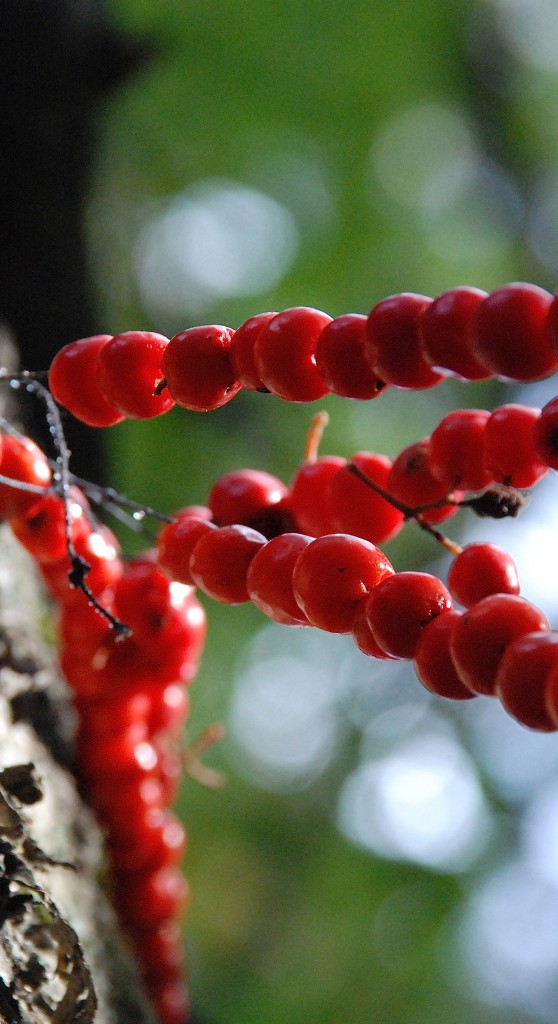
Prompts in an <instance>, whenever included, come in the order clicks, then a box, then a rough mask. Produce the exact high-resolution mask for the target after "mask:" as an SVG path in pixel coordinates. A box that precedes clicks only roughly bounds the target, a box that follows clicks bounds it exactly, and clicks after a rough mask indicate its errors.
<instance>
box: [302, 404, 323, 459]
mask: <svg viewBox="0 0 558 1024" xmlns="http://www.w3.org/2000/svg"><path fill="white" fill-rule="evenodd" d="M328 423H329V413H327V412H325V410H322V412H317V413H316V415H315V416H313V417H312V421H311V423H310V429H309V431H308V435H307V438H306V447H305V449H304V461H305V462H315V461H316V459H317V458H318V449H319V447H320V442H321V440H322V437H323V435H324V430H325V428H326V427H327V425H328Z"/></svg>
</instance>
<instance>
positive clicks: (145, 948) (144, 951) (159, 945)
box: [130, 918, 183, 974]
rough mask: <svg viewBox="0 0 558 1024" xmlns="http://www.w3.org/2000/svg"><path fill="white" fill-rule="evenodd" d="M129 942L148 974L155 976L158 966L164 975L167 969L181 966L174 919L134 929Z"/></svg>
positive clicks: (180, 944) (179, 944)
mask: <svg viewBox="0 0 558 1024" xmlns="http://www.w3.org/2000/svg"><path fill="white" fill-rule="evenodd" d="M130 942H131V944H132V946H133V948H134V950H135V952H136V955H137V957H138V959H139V960H141V962H142V964H143V965H145V970H146V973H148V974H149V973H151V974H157V973H158V968H159V966H161V967H162V969H163V973H166V968H167V967H171V968H175V969H176V968H178V967H180V966H181V965H182V962H183V956H182V938H181V931H180V925H179V923H178V921H176V920H175V919H174V918H170V919H167V920H166V921H162V922H161V923H160V924H158V925H155V926H149V927H146V928H136V929H134V931H133V932H132V934H131V935H130Z"/></svg>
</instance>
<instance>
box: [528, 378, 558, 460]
mask: <svg viewBox="0 0 558 1024" xmlns="http://www.w3.org/2000/svg"><path fill="white" fill-rule="evenodd" d="M533 443H534V446H535V452H536V455H537V458H539V459H540V460H541V462H542V463H543V465H545V466H548V467H549V469H558V396H557V397H556V398H551V400H550V402H547V404H546V405H545V406H544V408H543V409H542V410H541V414H540V416H539V418H538V419H537V420H536V421H535V423H534V424H533Z"/></svg>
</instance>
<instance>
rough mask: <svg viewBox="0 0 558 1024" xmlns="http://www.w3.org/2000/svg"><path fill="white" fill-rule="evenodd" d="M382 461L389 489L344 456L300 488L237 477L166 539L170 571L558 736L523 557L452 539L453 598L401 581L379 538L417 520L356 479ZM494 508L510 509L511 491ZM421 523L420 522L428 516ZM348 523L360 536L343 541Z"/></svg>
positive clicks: (421, 579) (303, 478) (437, 689)
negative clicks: (408, 519) (491, 699)
mask: <svg viewBox="0 0 558 1024" xmlns="http://www.w3.org/2000/svg"><path fill="white" fill-rule="evenodd" d="M487 415H488V414H487ZM421 446H422V448H427V447H428V445H427V442H421ZM414 447H415V446H413V448H414ZM357 458H358V459H359V460H360V463H358V462H357ZM521 458H523V456H522V455H521V453H520V459H521ZM367 460H369V461H368V462H367ZM375 460H378V462H379V465H380V466H381V467H382V470H383V472H384V474H385V475H387V477H388V480H389V477H390V472H391V471H390V470H389V467H388V468H387V469H386V465H385V463H386V462H388V463H389V460H386V459H385V457H384V456H375V455H372V454H370V453H361V454H360V455H359V456H358V457H355V460H353V461H352V462H351V463H346V462H344V460H339V459H337V458H335V457H332V456H324V457H323V458H316V459H315V460H314V461H312V460H309V461H307V462H305V463H304V464H303V465H302V466H301V468H300V469H299V471H298V472H297V473H296V474H295V477H294V480H293V484H292V487H291V488H290V489H287V488H286V486H285V485H284V484H283V483H282V482H281V481H280V480H278V479H277V478H275V477H273V476H270V475H269V474H267V473H263V472H259V471H255V470H239V471H236V472H231V473H227V474H225V476H223V477H221V479H220V480H218V481H217V483H216V484H215V486H214V487H213V488H212V490H211V492H210V494H209V498H208V505H207V507H200V506H192V507H189V508H185V509H183V510H182V511H181V512H179V513H178V514H177V516H176V518H175V519H174V521H173V522H172V523H170V524H168V525H166V526H164V527H163V529H162V530H161V532H160V535H159V539H158V545H157V550H158V558H159V563H160V565H161V566H162V567H163V568H164V569H165V570H166V571H167V572H168V573H169V575H171V576H172V577H173V578H175V579H178V580H180V581H182V582H183V583H191V584H195V585H196V586H197V587H199V588H200V590H202V591H203V592H204V593H206V594H208V595H209V596H210V597H212V598H214V599H216V600H218V601H222V602H224V603H231V604H235V603H240V602H243V601H249V600H252V601H253V603H254V604H255V605H256V606H257V607H258V608H259V609H260V610H261V611H262V612H263V613H264V614H265V615H267V616H268V617H269V618H271V619H273V620H274V621H276V622H280V623H283V624H286V625H291V626H308V625H313V626H316V627H318V628H320V629H323V630H326V631H328V632H333V633H351V634H352V635H353V638H354V640H355V642H356V644H357V646H358V647H359V648H360V650H362V651H363V652H364V653H365V654H367V655H370V656H372V657H376V658H382V659H386V658H387V659H392V658H407V659H413V660H414V666H415V669H416V672H417V675H418V677H419V679H420V680H421V682H422V683H423V684H424V686H425V687H426V688H427V689H428V690H430V691H431V692H433V693H436V694H438V695H440V696H444V697H449V698H451V699H457V700H459V699H465V698H471V697H474V696H475V695H477V694H498V696H499V697H500V699H501V701H502V703H503V705H504V707H505V708H506V710H507V711H508V712H509V713H510V714H512V715H513V716H514V717H515V718H517V719H518V720H519V721H520V722H522V723H523V724H524V725H527V726H529V727H530V728H533V729H541V730H554V729H556V728H558V634H555V633H553V632H551V631H550V625H549V622H548V620H547V618H546V616H545V615H544V614H543V613H542V612H541V611H539V609H537V608H536V607H535V606H534V605H533V604H531V603H530V602H529V601H527V600H526V599H524V598H523V597H520V596H519V580H518V573H517V568H516V566H515V563H514V561H513V559H512V558H511V556H510V555H508V554H506V552H505V551H503V550H502V549H500V548H499V547H497V546H496V545H494V544H470V545H468V546H467V547H465V548H463V549H461V548H459V547H458V545H455V544H453V543H452V542H450V541H448V540H447V538H444V537H443V536H442V537H441V539H442V540H443V541H444V542H445V543H446V546H448V547H449V548H450V549H451V550H452V551H453V553H454V555H455V558H454V561H453V564H452V567H451V570H450V573H449V577H448V582H447V586H446V585H444V584H443V583H442V582H441V581H440V580H439V579H437V578H436V577H434V576H432V575H430V574H428V573H422V572H398V573H396V572H395V571H394V569H393V566H392V565H391V563H390V561H389V560H388V558H387V557H386V555H385V554H384V553H383V551H381V550H380V548H379V547H377V546H376V541H375V538H376V537H377V534H378V532H380V533H381V532H383V533H384V534H385V535H386V536H393V534H394V532H396V530H397V529H399V527H400V526H401V524H402V523H403V521H404V515H403V513H402V512H401V511H400V510H399V509H397V508H394V507H393V505H391V504H390V502H389V495H387V492H383V488H382V487H380V490H381V491H382V492H383V493H386V497H385V498H384V497H381V496H380V495H379V494H378V493H376V491H375V490H371V489H369V486H367V485H368V484H370V483H374V479H375V478H374V477H373V476H372V475H371V476H370V477H368V476H367V475H366V474H362V475H361V472H360V471H359V473H358V475H357V476H354V475H353V474H352V473H351V467H352V466H355V464H356V465H357V466H358V465H359V464H360V465H365V466H366V467H367V469H369V468H370V466H371V467H372V470H374V468H375V466H376V462H375ZM397 463H398V460H396V462H395V463H394V464H393V465H394V466H396V465H397ZM407 468H408V477H404V479H409V480H410V483H413V482H414V470H413V465H412V462H410V461H409V460H407ZM419 469H420V473H424V468H423V466H422V465H420V466H419ZM363 476H364V479H363ZM428 479H429V478H428V477H427V480H428ZM334 482H336V484H335V486H334ZM416 484H417V487H416V490H415V492H414V496H415V498H418V499H419V500H420V498H423V499H424V498H426V500H428V498H427V495H428V490H425V491H424V492H421V490H420V475H419V478H418V479H417V481H416ZM343 485H346V487H347V489H346V491H345V490H344V489H343ZM488 495H489V492H488V491H486V492H484V494H483V495H481V496H480V499H479V500H481V501H483V500H484V501H487V496H488ZM493 497H494V498H495V500H496V501H499V500H500V495H499V492H495V495H493V496H490V499H489V500H493ZM441 500H443V501H444V502H445V504H440V501H441ZM447 501H448V495H447V489H444V490H443V498H441V495H440V493H437V494H436V500H435V503H434V508H433V510H432V514H433V515H434V516H435V517H438V516H440V514H441V513H443V515H445V516H447V514H448V509H449V512H450V513H451V512H453V511H455V509H456V508H457V507H458V505H457V503H456V504H451V505H448V504H447ZM473 501H474V499H472V500H471V503H473ZM436 502H437V503H436ZM506 502H509V495H508V494H507V492H506ZM424 504H426V501H425V502H424ZM383 507H385V510H386V513H385V515H382V512H383ZM419 507H420V506H419ZM340 510H341V511H340ZM409 512H410V513H411V512H412V514H413V516H414V517H415V518H416V519H417V520H418V522H419V523H421V522H424V520H423V516H424V515H426V514H427V513H425V512H417V511H416V509H415V510H414V511H413V510H410V509H409ZM346 513H350V514H351V520H350V526H351V532H348V531H347V532H346V531H345V529H344V525H345V519H344V518H343V517H344V515H345V514H346ZM330 516H333V518H328V517H330ZM388 516H390V517H391V518H390V519H389V520H388ZM289 519H290V524H289V525H286V524H287V523H288V520H289ZM436 521H439V519H437V518H436ZM281 522H282V523H283V527H282V528H279V530H278V529H277V527H278V523H281ZM255 524H257V528H254V527H255ZM266 527H270V529H267V528H266ZM427 528H429V529H431V527H430V526H429V525H428V524H427ZM301 529H303V530H305V532H304V533H302V532H298V531H299V530H301ZM434 532H435V531H434ZM437 536H440V535H437ZM371 538H372V539H371ZM453 601H455V602H456V603H458V604H459V605H461V606H462V609H463V610H457V609H455V608H454V607H453ZM527 634H528V635H527ZM504 654H505V655H506V656H505V658H504V657H503V656H504ZM500 662H502V666H501V665H500ZM551 668H555V671H554V672H553V673H550V669H551ZM525 676H527V677H528V679H529V683H528V684H527V683H526V682H525Z"/></svg>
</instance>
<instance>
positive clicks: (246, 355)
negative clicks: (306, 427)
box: [49, 282, 558, 459]
mask: <svg viewBox="0 0 558 1024" xmlns="http://www.w3.org/2000/svg"><path fill="white" fill-rule="evenodd" d="M557 369H558V296H553V295H552V294H551V293H550V292H547V291H545V290H544V289H543V288H539V287H538V286H537V285H533V284H527V283H522V282H520V283H513V284H508V285H504V286H503V287H501V288H498V289H496V290H495V291H493V292H491V293H490V294H487V293H486V292H483V291H480V290H479V289H477V288H468V287H461V288H454V289H451V290H450V291H447V292H444V293H443V294H442V295H440V296H438V297H437V298H436V299H432V298H429V297H428V296H425V295H416V294H414V293H410V292H403V293H401V294H399V295H392V296H390V297H389V298H387V299H384V300H383V301H381V302H379V303H378V304H377V305H376V306H374V308H373V309H372V311H371V312H370V313H369V315H368V316H364V315H363V314H357V313H349V314H345V315H343V316H339V317H336V318H334V319H332V318H331V317H330V316H329V315H328V314H327V313H324V312H322V311H321V310H317V309H312V308H310V307H306V306H295V307H293V308H291V309H286V310H283V311H282V312H279V313H275V312H267V313H260V314H257V315H256V316H253V317H250V318H249V319H248V320H247V321H246V322H245V323H243V324H242V325H241V326H240V327H239V328H238V329H237V330H236V331H235V330H233V329H232V328H230V327H224V326H222V325H205V326H201V327H192V328H189V329H188V330H185V331H180V332H179V333H178V334H176V335H175V336H174V337H173V338H171V339H170V340H169V339H168V338H165V337H163V336H162V335H160V334H155V333H152V332H147V331H127V332H125V333H124V334H120V335H117V336H116V337H111V336H110V335H105V334H103V335H97V336H95V337H93V338H82V339H80V340H79V341H75V342H72V343H70V344H69V345H66V346H65V347H64V348H63V349H61V351H60V352H59V353H58V354H57V355H56V357H55V359H54V360H53V363H52V365H51V367H50V371H49V386H50V388H51V391H52V393H53V395H54V397H55V398H56V400H57V401H58V402H59V403H60V404H61V405H63V406H65V407H66V408H67V409H69V410H70V411H71V412H72V413H73V414H74V415H75V416H77V417H78V418H79V419H81V420H83V422H85V423H88V424H89V425H90V426H98V427H103V426H111V425H113V424H115V423H118V422H120V421H121V420H122V419H124V418H125V417H131V418H136V419H148V418H150V417H153V416H159V415H161V414H162V413H164V412H167V411H168V410H169V409H170V408H172V406H173V405H174V404H175V403H176V404H178V405H179V406H182V407H184V408H186V409H190V410H194V411H208V410H211V409H217V408H219V407H220V406H222V405H225V404H226V403H227V402H229V401H230V400H231V399H232V398H233V397H234V396H235V395H236V394H237V393H238V392H239V391H240V390H241V388H246V389H248V390H249V391H260V392H271V393H272V394H274V395H276V396H278V397H279V398H282V399H284V400H286V401H290V402H312V401H315V400H316V399H319V398H322V397H323V396H325V395H326V394H328V392H331V393H333V394H336V395H341V396H343V397H345V398H353V399H361V400H370V399H373V398H375V397H377V396H378V395H379V394H381V393H382V392H383V391H384V390H385V389H386V387H387V386H388V385H389V386H394V387H398V388H406V389H412V390H423V389H426V388H431V387H434V386H435V385H437V384H439V383H441V381H442V380H443V379H444V378H445V377H447V376H454V377H459V378H460V379H462V380H477V381H478V380H486V379H488V378H490V377H500V378H503V379H504V380H508V381H523V382H524V381H532V380H539V379H540V378H543V377H548V376H551V375H552V374H553V373H555V371H556V370H557ZM553 457H554V458H555V459H556V458H557V457H556V454H555V453H554V456H553Z"/></svg>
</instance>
